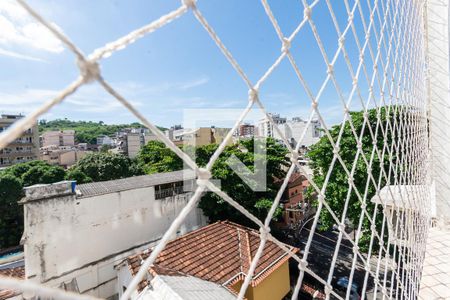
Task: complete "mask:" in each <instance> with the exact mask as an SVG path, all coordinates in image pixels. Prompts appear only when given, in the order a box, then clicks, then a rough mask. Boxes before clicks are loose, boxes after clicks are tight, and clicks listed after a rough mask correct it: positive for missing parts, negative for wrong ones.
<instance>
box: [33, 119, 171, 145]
mask: <svg viewBox="0 0 450 300" xmlns="http://www.w3.org/2000/svg"><path fill="white" fill-rule="evenodd" d="M130 127H131V128H139V127H143V126H142V125H141V124H140V123H137V122H135V123H131V124H120V125H108V124H105V123H103V122H102V121H99V122H93V121H70V120H68V119H58V120H53V121H46V120H41V121H39V132H40V133H42V132H44V131H50V130H65V129H72V130H75V142H76V143H89V144H95V143H96V142H97V137H98V136H99V135H108V136H111V135H114V134H115V133H116V132H118V131H120V130H121V129H124V128H130ZM160 129H164V128H162V127H161V128H160Z"/></svg>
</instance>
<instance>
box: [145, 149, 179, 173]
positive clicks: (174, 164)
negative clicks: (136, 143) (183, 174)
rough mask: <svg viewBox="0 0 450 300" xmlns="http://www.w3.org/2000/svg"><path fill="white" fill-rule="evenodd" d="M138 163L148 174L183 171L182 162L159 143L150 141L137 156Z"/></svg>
mask: <svg viewBox="0 0 450 300" xmlns="http://www.w3.org/2000/svg"><path fill="white" fill-rule="evenodd" d="M137 162H138V164H139V165H140V166H141V167H142V169H143V170H144V172H145V173H146V174H153V173H163V172H171V171H177V170H181V169H183V162H182V160H181V159H180V158H179V157H178V156H177V155H176V154H175V153H174V152H173V151H172V150H170V149H169V148H167V147H166V146H165V145H164V143H162V142H159V141H150V142H148V143H147V144H146V145H145V146H144V147H142V149H141V151H140V152H139V154H138V156H137Z"/></svg>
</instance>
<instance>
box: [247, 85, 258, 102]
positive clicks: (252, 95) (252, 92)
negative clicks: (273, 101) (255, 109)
mask: <svg viewBox="0 0 450 300" xmlns="http://www.w3.org/2000/svg"><path fill="white" fill-rule="evenodd" d="M257 99H258V90H257V89H255V88H251V89H249V90H248V101H249V102H255V101H256V100H257Z"/></svg>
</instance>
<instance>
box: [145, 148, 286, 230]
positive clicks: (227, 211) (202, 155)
mask: <svg viewBox="0 0 450 300" xmlns="http://www.w3.org/2000/svg"><path fill="white" fill-rule="evenodd" d="M217 147H218V145H216V144H211V145H205V146H200V147H197V148H195V149H192V148H186V149H184V150H185V151H186V152H187V153H189V152H192V151H195V156H196V163H197V164H198V165H199V166H202V167H204V166H206V164H207V163H208V161H209V159H210V157H211V156H212V155H213V153H214V152H215V151H216V150H217ZM266 147H267V148H266V154H267V161H266V169H267V173H266V174H265V176H266V180H267V190H266V191H264V192H255V191H253V190H252V189H251V188H250V187H249V186H248V185H247V184H246V183H245V182H244V181H242V179H241V178H240V177H239V176H238V175H237V174H236V173H235V172H234V171H233V170H232V169H231V168H230V167H229V165H228V163H227V160H228V159H229V158H230V156H232V155H235V156H236V157H237V158H238V159H239V160H240V161H242V162H243V163H244V164H245V165H246V166H247V167H248V168H249V169H250V170H251V171H254V169H253V168H254V161H255V149H254V140H253V139H249V140H244V141H240V142H239V143H237V144H233V145H230V146H227V147H226V148H225V150H224V151H223V152H222V154H221V155H220V157H219V158H218V160H217V161H216V163H215V164H214V166H213V168H212V172H211V173H212V176H213V178H214V179H220V183H221V189H222V190H223V191H224V192H226V193H227V194H228V195H229V196H230V197H232V198H233V199H235V200H236V201H237V202H239V203H240V204H241V205H242V206H244V207H245V208H246V209H247V210H249V211H250V212H251V213H252V214H254V215H255V216H257V217H258V218H260V219H261V220H263V219H264V218H265V217H266V215H267V212H268V211H269V209H270V207H271V205H272V203H273V202H272V201H273V199H274V198H275V195H276V193H277V191H278V189H279V186H278V185H277V184H276V183H275V182H274V181H275V178H283V177H284V176H285V175H286V173H285V169H284V168H283V165H287V164H288V161H287V159H286V153H287V150H286V148H284V147H283V146H281V145H279V144H278V143H276V142H275V141H274V140H273V139H268V140H267V143H266ZM138 161H139V163H140V164H141V165H142V167H143V169H144V170H145V172H146V173H148V174H151V173H156V172H170V171H176V170H181V169H182V168H183V162H182V160H181V159H179V158H178V156H176V154H175V153H173V152H172V151H171V150H170V149H168V148H166V147H165V145H164V144H163V143H161V142H149V143H148V144H147V145H146V146H145V147H144V148H143V149H142V151H141V152H140V153H139V155H138ZM199 206H200V208H201V209H202V210H203V212H204V213H205V215H206V216H207V217H208V218H209V219H210V221H211V222H214V221H217V220H231V221H234V222H237V223H240V224H242V225H247V226H254V223H253V222H251V221H250V220H248V219H247V218H245V217H243V216H242V214H241V213H240V212H239V211H238V210H236V209H235V208H233V207H231V206H230V205H229V204H228V203H227V202H225V201H224V200H223V199H222V198H221V197H219V196H217V195H216V194H214V193H211V192H209V193H206V194H205V195H204V196H203V197H202V199H201V201H200V204H199ZM280 214H281V209H277V210H276V213H275V215H274V218H275V219H276V218H277V217H279V216H280Z"/></svg>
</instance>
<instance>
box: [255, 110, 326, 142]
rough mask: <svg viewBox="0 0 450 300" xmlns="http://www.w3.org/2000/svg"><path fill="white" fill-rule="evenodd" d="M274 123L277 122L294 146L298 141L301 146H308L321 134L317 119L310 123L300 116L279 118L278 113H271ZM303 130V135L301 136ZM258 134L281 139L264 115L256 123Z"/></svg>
mask: <svg viewBox="0 0 450 300" xmlns="http://www.w3.org/2000/svg"><path fill="white" fill-rule="evenodd" d="M271 116H272V119H273V121H274V123H275V124H277V126H278V128H279V129H280V131H281V133H282V134H283V136H284V137H285V138H286V139H287V141H288V142H289V143H290V144H291V146H292V147H295V146H296V145H297V143H298V142H299V141H300V140H301V141H300V146H301V147H306V148H308V147H310V146H311V145H313V144H315V143H317V142H318V141H319V139H320V137H321V136H322V132H321V128H322V125H321V124H320V122H319V121H318V120H312V121H311V123H309V125H308V122H307V121H305V120H302V119H301V118H300V117H294V118H292V119H290V120H287V119H286V118H281V117H280V115H278V114H276V115H271ZM303 132H305V135H304V136H303V138H302V135H303ZM258 135H259V136H263V137H272V138H274V139H277V140H281V139H282V136H281V135H280V134H279V133H278V131H277V130H275V129H274V126H273V124H272V123H271V122H269V119H268V118H267V117H266V118H264V119H262V120H260V121H259V123H258Z"/></svg>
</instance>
